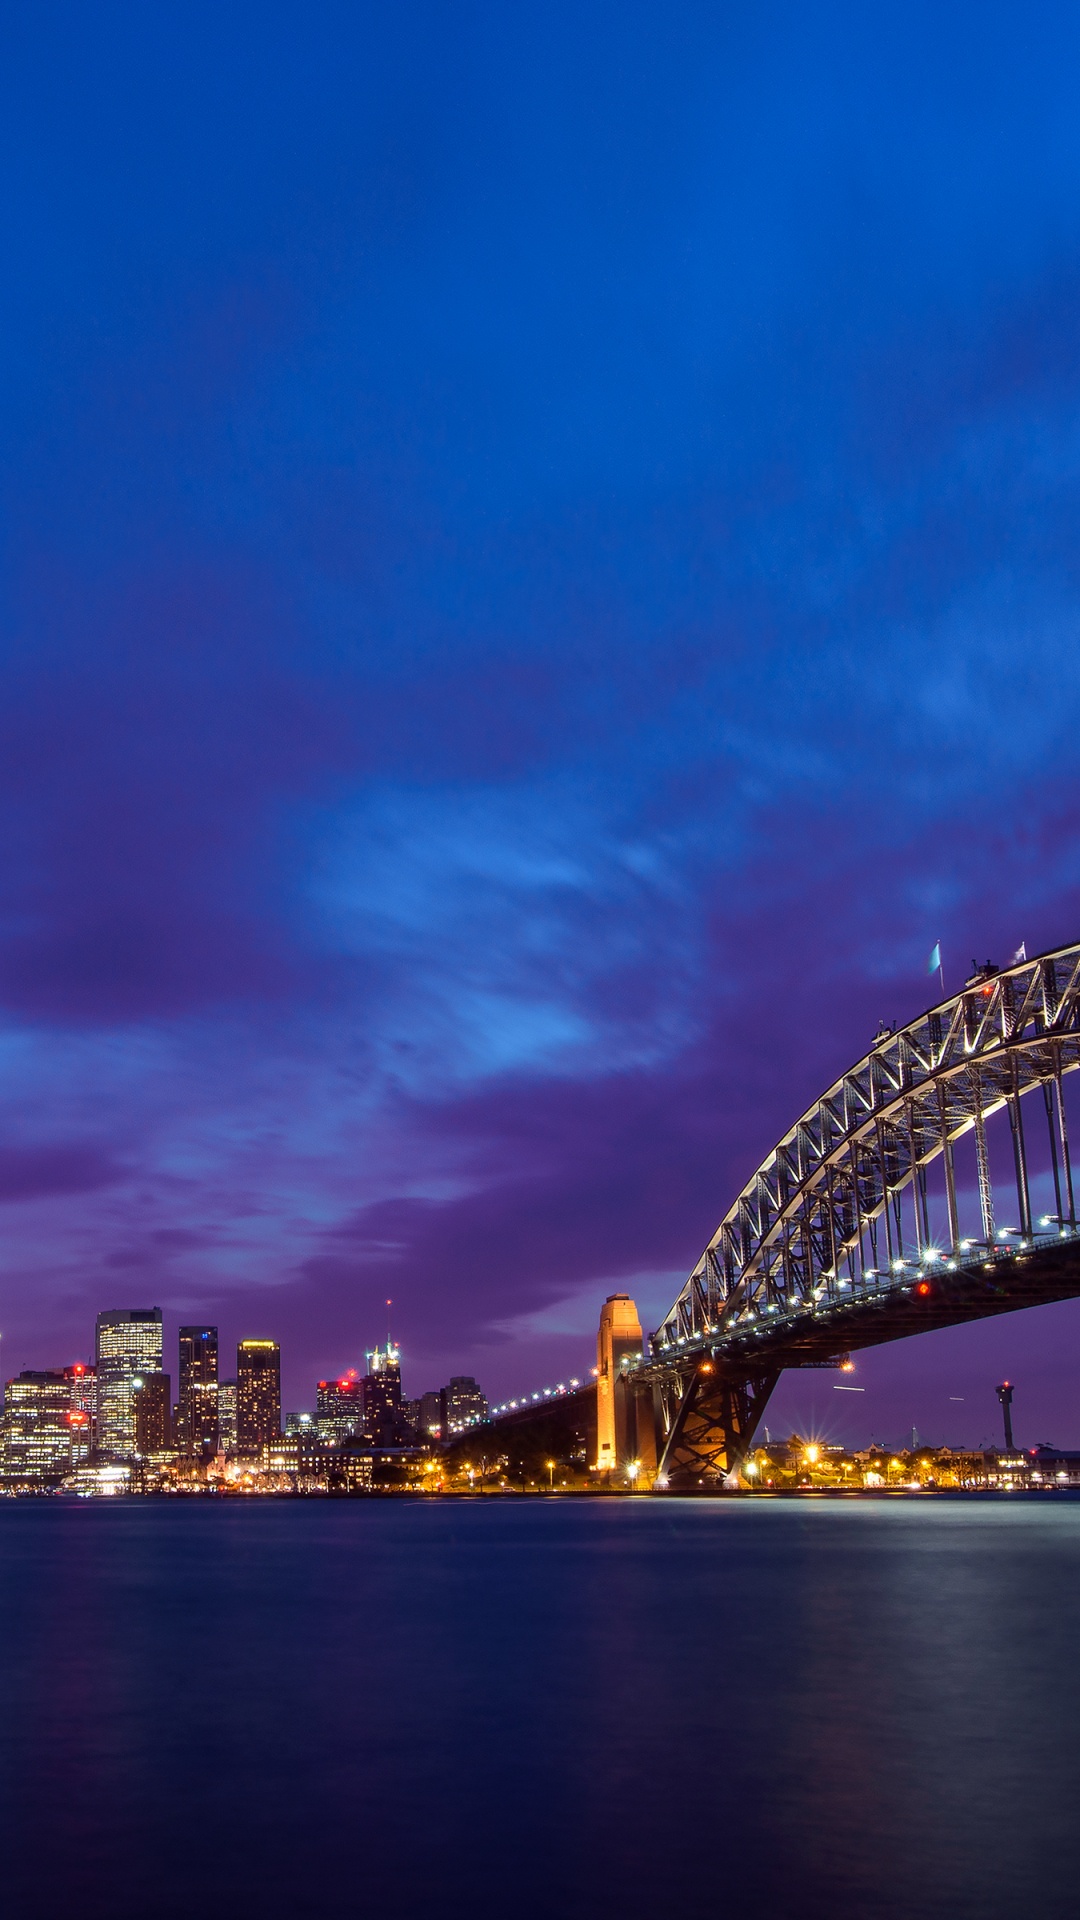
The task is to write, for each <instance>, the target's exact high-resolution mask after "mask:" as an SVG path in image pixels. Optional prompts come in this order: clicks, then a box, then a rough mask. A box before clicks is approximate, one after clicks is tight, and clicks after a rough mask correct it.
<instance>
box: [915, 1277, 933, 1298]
mask: <svg viewBox="0 0 1080 1920" xmlns="http://www.w3.org/2000/svg"><path fill="white" fill-rule="evenodd" d="M915 1291H916V1293H917V1294H919V1295H920V1296H921V1298H922V1299H923V1300H925V1299H926V1296H927V1294H928V1293H930V1292H931V1291H932V1289H931V1286H930V1282H929V1280H920V1281H919V1284H918V1286H917V1287H916V1288H915Z"/></svg>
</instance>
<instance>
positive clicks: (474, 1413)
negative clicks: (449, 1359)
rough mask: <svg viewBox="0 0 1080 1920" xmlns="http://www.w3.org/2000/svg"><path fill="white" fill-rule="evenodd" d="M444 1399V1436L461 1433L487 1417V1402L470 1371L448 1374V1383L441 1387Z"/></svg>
mask: <svg viewBox="0 0 1080 1920" xmlns="http://www.w3.org/2000/svg"><path fill="white" fill-rule="evenodd" d="M443 1391H444V1394H445V1400H446V1415H445V1419H444V1420H443V1421H442V1423H441V1424H442V1429H443V1436H444V1438H445V1437H446V1436H447V1435H448V1434H451V1433H462V1432H464V1430H465V1428H466V1427H475V1426H477V1425H478V1424H479V1422H480V1421H481V1420H486V1419H487V1417H488V1403H487V1401H486V1400H485V1398H484V1396H483V1394H482V1393H481V1391H480V1389H479V1387H478V1386H477V1384H476V1381H475V1380H474V1379H473V1377H472V1374H471V1373H454V1374H451V1376H450V1385H449V1386H448V1387H445V1388H444V1389H443Z"/></svg>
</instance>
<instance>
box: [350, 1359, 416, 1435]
mask: <svg viewBox="0 0 1080 1920" xmlns="http://www.w3.org/2000/svg"><path fill="white" fill-rule="evenodd" d="M367 1358H368V1372H367V1374H366V1375H365V1377H364V1379H363V1380H362V1381H361V1383H360V1387H361V1394H362V1398H363V1406H364V1432H365V1433H367V1434H370V1435H371V1437H372V1438H373V1439H374V1440H377V1441H379V1443H380V1444H381V1445H382V1446H392V1445H393V1444H394V1440H395V1438H396V1437H397V1435H398V1434H399V1432H400V1430H401V1427H402V1426H403V1424H404V1419H405V1416H404V1412H403V1409H402V1405H401V1350H400V1348H398V1347H395V1346H392V1345H391V1343H390V1341H389V1340H388V1341H387V1343H386V1345H385V1347H376V1348H375V1349H374V1351H373V1352H372V1353H369V1354H368V1356H367Z"/></svg>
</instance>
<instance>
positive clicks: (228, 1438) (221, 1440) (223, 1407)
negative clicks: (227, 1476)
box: [217, 1380, 236, 1453]
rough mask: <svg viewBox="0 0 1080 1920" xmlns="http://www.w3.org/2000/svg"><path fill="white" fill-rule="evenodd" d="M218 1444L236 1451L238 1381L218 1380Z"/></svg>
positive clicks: (231, 1451) (228, 1451) (226, 1450)
mask: <svg viewBox="0 0 1080 1920" xmlns="http://www.w3.org/2000/svg"><path fill="white" fill-rule="evenodd" d="M217 1403H218V1446H219V1447H223V1448H224V1450H225V1452H226V1453H235V1452H236V1381H235V1380H219V1381H218V1396H217Z"/></svg>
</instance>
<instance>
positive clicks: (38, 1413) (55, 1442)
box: [3, 1367, 76, 1488]
mask: <svg viewBox="0 0 1080 1920" xmlns="http://www.w3.org/2000/svg"><path fill="white" fill-rule="evenodd" d="M73 1411H74V1409H73V1408H72V1403H71V1382H70V1380H69V1378H68V1371H67V1369H66V1368H63V1367H56V1368H52V1369H49V1370H47V1371H40V1372H37V1371H27V1372H25V1373H20V1374H17V1375H16V1377H15V1378H14V1380H9V1381H8V1383H7V1386H6V1387H5V1389H4V1420H3V1477H4V1483H5V1485H7V1486H16V1487H28V1488H33V1487H47V1486H55V1485H57V1484H58V1483H59V1481H61V1480H62V1479H63V1478H64V1477H65V1475H66V1474H69V1473H70V1472H71V1470H72V1466H73V1464H75V1445H76V1443H75V1442H74V1436H73V1423H72V1413H73Z"/></svg>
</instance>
